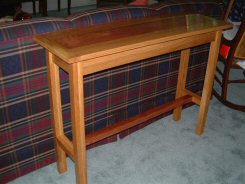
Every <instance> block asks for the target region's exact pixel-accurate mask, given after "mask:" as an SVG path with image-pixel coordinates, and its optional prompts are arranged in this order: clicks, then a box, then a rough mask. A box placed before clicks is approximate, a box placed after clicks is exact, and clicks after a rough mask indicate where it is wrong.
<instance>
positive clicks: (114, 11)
mask: <svg viewBox="0 0 245 184" xmlns="http://www.w3.org/2000/svg"><path fill="white" fill-rule="evenodd" d="M154 15H157V12H156V11H155V10H153V9H151V8H146V7H123V6H122V7H110V8H101V9H97V10H90V11H86V12H83V13H77V14H74V15H71V16H69V17H68V18H67V19H68V20H70V21H71V22H72V26H73V27H79V26H87V25H95V24H103V23H109V22H114V21H121V20H129V19H135V18H141V17H146V16H154Z"/></svg>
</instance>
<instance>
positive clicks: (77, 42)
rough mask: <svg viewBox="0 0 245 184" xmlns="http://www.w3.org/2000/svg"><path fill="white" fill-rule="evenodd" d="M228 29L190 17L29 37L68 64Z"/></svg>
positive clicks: (222, 24)
mask: <svg viewBox="0 0 245 184" xmlns="http://www.w3.org/2000/svg"><path fill="white" fill-rule="evenodd" d="M231 27H232V24H230V23H228V22H225V21H223V20H217V19H214V18H210V17H207V16H203V15H199V14H196V15H195V14H193V15H182V16H174V17H168V18H166V17H148V18H142V19H134V20H129V21H121V22H114V23H108V24H101V25H94V26H86V27H79V28H73V29H67V30H63V31H58V32H52V33H47V34H42V35H35V36H34V37H33V38H34V40H36V41H37V42H38V43H39V44H40V45H42V46H43V47H45V48H46V49H48V50H49V51H50V52H52V53H53V54H55V55H56V56H58V57H59V58H61V59H62V60H63V61H64V62H66V63H67V64H72V63H75V62H81V61H86V60H91V59H93V58H98V57H101V56H105V55H112V54H115V53H119V52H125V51H127V50H132V49H136V48H139V47H144V46H145V45H151V44H155V43H160V42H168V41H171V40H177V39H179V38H184V37H189V36H193V35H199V34H203V33H208V32H214V31H218V30H224V29H229V28H231Z"/></svg>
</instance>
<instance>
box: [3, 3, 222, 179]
mask: <svg viewBox="0 0 245 184" xmlns="http://www.w3.org/2000/svg"><path fill="white" fill-rule="evenodd" d="M185 2H186V4H185V5H183V1H181V0H175V1H166V2H165V3H164V2H163V3H158V4H156V5H152V6H150V7H113V8H104V9H97V10H91V11H87V12H84V13H77V14H74V15H71V16H69V17H67V18H65V19H60V18H38V19H33V20H28V21H20V22H15V23H9V24H5V25H2V26H1V27H0V183H1V184H2V183H6V182H8V181H10V180H13V179H15V178H17V177H20V176H22V175H24V174H27V173H29V172H31V171H34V170H36V169H39V168H41V167H43V166H46V165H48V164H50V163H52V162H55V160H56V158H55V150H54V140H53V130H52V124H51V112H50V104H49V91H48V81H47V69H46V59H45V58H46V56H45V50H44V49H43V48H42V47H40V46H39V45H38V44H37V43H35V42H34V41H33V39H32V35H34V34H42V33H46V32H52V31H57V30H63V29H69V28H73V27H78V26H88V25H93V24H101V23H107V22H113V21H118V20H127V19H135V18H141V17H146V16H157V15H164V16H171V15H176V14H178V13H181V14H183V13H188V12H191V13H193V12H199V10H200V8H197V7H198V6H199V5H202V7H203V8H204V9H205V7H206V8H207V11H204V12H206V13H208V12H209V15H211V16H215V17H217V18H218V17H219V18H220V17H222V15H223V12H222V6H221V5H220V3H219V2H217V3H214V1H210V2H209V1H205V2H206V4H205V3H203V2H202V1H201V0H199V1H197V0H195V1H190V0H188V1H185ZM171 4H172V5H171ZM210 4H211V5H210ZM173 7H174V8H173ZM183 7H185V8H184V9H183ZM190 10H191V11H190ZM166 12H167V13H166ZM208 49H209V45H203V46H199V47H196V48H193V49H192V50H191V58H190V59H191V61H190V63H191V64H190V67H189V75H188V85H187V86H188V88H189V89H191V90H193V91H195V92H199V93H200V91H201V89H202V86H203V77H204V73H205V67H206V61H207V57H208ZM179 57H180V53H179V52H174V53H171V54H166V55H161V56H157V57H154V58H150V59H147V60H143V61H139V62H136V63H133V64H130V65H125V66H122V67H119V68H113V69H110V70H106V71H102V72H98V73H95V74H92V75H88V76H86V77H85V79H84V80H85V86H84V88H85V116H86V117H85V119H86V132H87V133H90V132H94V131H97V130H100V129H102V128H104V127H106V126H108V125H111V124H113V123H116V122H118V121H120V120H124V119H127V118H128V117H131V116H134V115H137V114H139V113H141V112H144V111H145V110H148V109H150V108H152V107H155V106H158V105H161V104H163V103H166V102H168V101H170V100H172V99H174V96H175V90H176V83H177V74H178V66H179ZM60 75H61V79H62V80H61V93H62V110H63V119H64V129H65V132H66V134H67V136H68V137H71V123H70V119H71V117H70V104H69V100H70V98H69V89H68V86H69V84H68V80H67V79H68V76H67V73H65V72H64V71H62V70H60ZM164 116H166V114H163V115H161V116H160V117H158V118H161V117H164ZM156 119H157V118H156ZM156 119H154V120H156ZM154 120H150V121H147V122H145V123H143V124H141V125H139V126H136V127H134V128H132V129H129V130H127V131H124V132H121V133H120V134H119V137H120V138H123V137H124V136H126V135H128V134H130V133H132V132H134V131H136V130H138V129H140V128H142V127H144V126H146V125H147V124H149V123H152V122H153V121H154ZM116 140H117V135H115V136H112V137H109V138H107V139H106V140H103V141H101V142H98V143H96V144H94V145H91V146H89V147H88V148H92V147H94V146H98V145H101V144H104V143H108V142H111V141H116Z"/></svg>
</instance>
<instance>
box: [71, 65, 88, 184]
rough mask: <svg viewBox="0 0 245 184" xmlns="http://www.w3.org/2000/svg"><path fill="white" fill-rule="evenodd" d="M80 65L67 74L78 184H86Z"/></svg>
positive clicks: (74, 66) (73, 67)
mask: <svg viewBox="0 0 245 184" xmlns="http://www.w3.org/2000/svg"><path fill="white" fill-rule="evenodd" d="M81 64H82V63H74V64H72V66H71V72H70V73H69V79H70V92H71V116H72V136H73V139H72V142H73V148H74V162H75V168H76V179H77V183H78V184H87V183H88V179H87V158H86V142H85V120H84V92H83V74H82V67H81Z"/></svg>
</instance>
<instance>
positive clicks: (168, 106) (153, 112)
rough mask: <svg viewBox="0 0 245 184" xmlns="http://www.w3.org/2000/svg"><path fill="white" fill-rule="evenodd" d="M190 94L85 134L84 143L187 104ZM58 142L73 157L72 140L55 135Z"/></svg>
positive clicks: (118, 131)
mask: <svg viewBox="0 0 245 184" xmlns="http://www.w3.org/2000/svg"><path fill="white" fill-rule="evenodd" d="M192 98H193V97H192V96H190V95H185V96H183V97H180V98H178V99H176V100H174V101H171V102H168V103H165V104H163V105H161V106H157V107H155V108H152V109H150V110H148V111H146V112H143V113H141V114H139V115H136V116H133V117H131V118H128V119H127V120H124V121H121V122H118V123H116V124H113V125H111V126H108V127H106V128H104V129H101V130H99V131H96V132H94V133H91V134H88V135H86V138H85V141H86V145H90V144H93V143H96V142H98V141H100V140H103V139H105V138H107V137H110V136H112V135H115V134H118V133H120V132H122V131H124V130H127V129H129V128H132V127H134V126H137V125H139V124H141V123H143V122H145V121H147V120H150V119H152V118H154V117H157V116H160V115H161V114H163V113H166V112H168V111H171V110H173V109H175V108H177V107H179V106H183V105H185V104H188V103H190V102H192V101H193V100H192ZM56 139H57V142H58V144H59V145H60V146H61V147H62V148H63V150H64V151H65V152H66V153H67V154H68V155H69V156H70V157H71V158H72V159H73V157H74V149H73V144H72V142H71V141H70V140H69V139H68V138H67V137H65V135H62V136H59V137H56Z"/></svg>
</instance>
